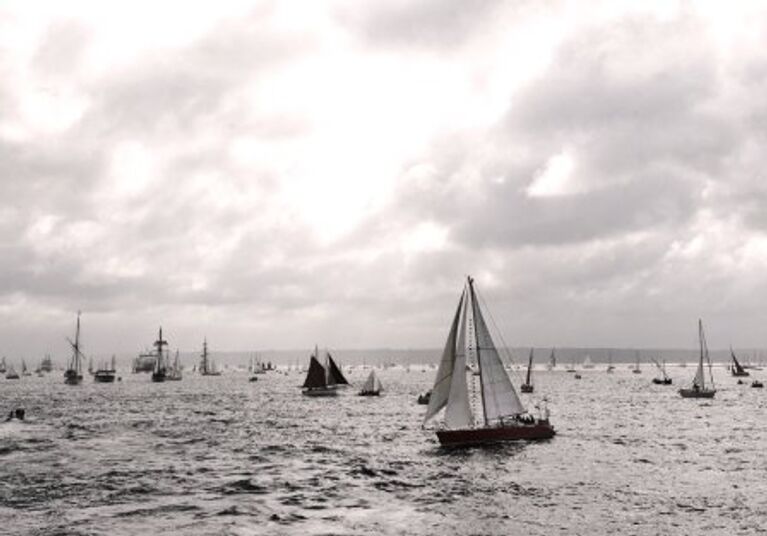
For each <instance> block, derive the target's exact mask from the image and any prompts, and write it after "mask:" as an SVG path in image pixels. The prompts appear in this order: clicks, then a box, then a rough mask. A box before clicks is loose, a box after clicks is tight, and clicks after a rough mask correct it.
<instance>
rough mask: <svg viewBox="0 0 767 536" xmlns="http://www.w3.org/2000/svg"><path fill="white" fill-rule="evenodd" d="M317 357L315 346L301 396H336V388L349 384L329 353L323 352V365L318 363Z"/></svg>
mask: <svg viewBox="0 0 767 536" xmlns="http://www.w3.org/2000/svg"><path fill="white" fill-rule="evenodd" d="M318 356H319V352H318V350H317V347H316V346H315V347H314V353H313V354H312V356H311V358H310V359H309V371H308V372H307V373H306V379H305V380H304V385H303V386H302V388H303V390H302V391H301V394H304V395H306V396H336V395H337V394H338V388H339V387H340V386H343V385H349V382H348V381H347V380H346V378H345V377H344V375H343V373H342V372H341V369H339V368H338V365H336V362H335V361H333V357H332V356H331V355H330V353H329V352H325V365H322V364H321V363H320V362H319V359H318Z"/></svg>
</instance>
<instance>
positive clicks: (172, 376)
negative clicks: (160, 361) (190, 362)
mask: <svg viewBox="0 0 767 536" xmlns="http://www.w3.org/2000/svg"><path fill="white" fill-rule="evenodd" d="M182 377H183V376H182V374H181V358H180V357H179V352H178V348H176V357H175V359H174V360H173V366H172V367H170V370H169V371H168V374H167V376H166V377H165V379H166V380H167V381H170V382H180V381H181V379H182Z"/></svg>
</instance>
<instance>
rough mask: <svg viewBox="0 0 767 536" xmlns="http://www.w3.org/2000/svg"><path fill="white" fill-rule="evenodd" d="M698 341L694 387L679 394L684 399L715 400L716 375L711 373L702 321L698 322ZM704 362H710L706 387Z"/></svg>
mask: <svg viewBox="0 0 767 536" xmlns="http://www.w3.org/2000/svg"><path fill="white" fill-rule="evenodd" d="M698 339H699V341H700V357H699V359H698V369H697V370H696V371H695V377H694V378H693V380H692V386H691V387H688V388H682V389H679V394H680V395H681V396H682V398H714V395H715V394H716V387H715V386H714V375H713V373H712V371H711V358H710V357H709V355H708V345H707V344H706V334H705V333H703V321H702V320H700V319H699V320H698ZM704 360H705V361H707V362H708V378H709V379H708V385H706V372H705V371H704V370H703V361H704Z"/></svg>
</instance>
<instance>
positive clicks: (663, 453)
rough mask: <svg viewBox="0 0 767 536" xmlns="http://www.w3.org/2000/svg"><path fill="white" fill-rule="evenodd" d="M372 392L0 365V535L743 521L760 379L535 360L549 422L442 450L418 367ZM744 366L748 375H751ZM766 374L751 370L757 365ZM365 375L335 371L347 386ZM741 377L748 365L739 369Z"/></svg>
mask: <svg viewBox="0 0 767 536" xmlns="http://www.w3.org/2000/svg"><path fill="white" fill-rule="evenodd" d="M378 372H379V376H380V378H381V380H382V382H383V384H384V387H385V389H386V391H385V393H384V395H383V396H381V397H380V398H363V397H357V396H355V389H354V388H351V389H349V390H348V391H347V392H346V393H345V394H344V395H343V396H340V397H338V398H336V399H312V398H307V397H303V396H301V394H300V389H299V385H300V384H301V382H302V380H303V377H302V376H301V375H300V374H298V373H297V372H294V373H290V374H288V375H284V374H279V373H270V374H267V375H263V376H261V377H260V378H259V381H258V382H253V383H250V382H248V374H247V373H246V372H245V371H242V372H236V371H233V370H230V371H228V374H225V375H224V376H221V377H200V376H197V375H193V374H192V373H190V372H187V374H186V376H185V378H184V380H183V381H181V382H169V383H165V384H153V383H151V382H150V381H149V377H148V376H147V375H133V374H129V373H125V374H123V381H122V382H120V383H115V384H112V385H110V384H106V385H105V384H95V383H91V381H90V378H89V377H88V378H86V380H85V381H84V383H83V384H82V385H81V386H78V387H72V386H67V385H64V384H63V381H62V377H61V373H60V372H56V373H52V374H50V375H48V376H47V377H44V378H38V377H28V378H23V379H22V380H20V381H7V380H4V379H3V380H0V397H1V398H0V399H1V400H2V405H0V410H2V411H3V412H4V413H5V414H7V411H8V410H10V409H12V408H14V407H17V406H23V407H25V408H26V410H27V418H28V420H27V421H26V422H15V421H13V422H6V423H2V424H0V527H1V528H0V532H1V533H2V534H7V535H25V536H26V535H53V534H62V535H64V534H67V535H70V534H71V535H110V536H118V535H134V534H162V533H165V534H184V535H186V534H189V535H218V534H231V535H250V534H355V535H377V534H459V535H464V534H465V535H469V534H546V535H551V534H590V535H601V534H615V533H618V532H620V533H622V534H647V535H651V534H652V535H655V534H693V533H701V532H703V531H705V532H706V533H707V534H757V533H761V532H764V530H765V522H766V521H767V500H766V499H765V496H764V490H765V489H767V483H765V478H767V471H766V470H767V461H765V456H764V454H763V449H764V446H765V445H767V390H759V389H752V388H750V387H749V385H748V383H747V384H746V385H736V383H735V379H734V378H731V377H729V376H727V372H726V371H725V370H724V369H719V370H717V371H716V377H717V382H718V387H719V389H720V390H719V392H718V393H717V395H716V398H715V399H714V400H710V401H702V400H687V399H681V398H680V397H679V396H678V394H677V393H676V389H677V388H678V387H679V386H680V385H681V384H683V383H684V384H687V383H689V381H690V379H691V377H692V375H693V373H694V369H693V368H692V367H687V368H671V369H670V370H669V372H670V374H671V376H672V377H673V378H674V383H675V385H672V386H656V385H652V384H651V383H650V380H651V377H652V373H651V371H649V370H645V371H644V373H643V374H632V373H631V371H630V370H628V369H627V368H626V367H625V366H620V367H619V369H618V370H616V373H615V374H612V375H608V374H605V372H604V370H603V367H598V368H597V369H593V370H587V371H583V372H582V374H583V379H582V380H575V379H574V378H573V376H572V375H571V374H567V373H565V372H564V371H552V372H546V371H540V372H538V373H536V375H535V382H536V393H535V394H533V395H522V396H523V400H525V401H533V400H539V399H540V398H541V397H542V396H544V395H545V396H546V397H547V399H548V406H549V409H550V410H551V420H552V423H553V424H554V426H555V427H556V429H557V432H558V433H557V435H556V436H555V437H554V438H553V439H552V440H550V441H546V442H541V443H516V444H506V445H501V446H494V447H491V448H471V449H462V450H445V449H442V448H440V447H439V446H438V444H437V442H436V436H435V435H434V433H433V432H432V431H431V430H428V429H423V428H422V426H421V421H422V416H423V412H424V409H425V407H424V406H419V405H417V404H416V397H417V395H418V393H419V392H421V391H424V390H426V389H428V388H429V387H430V386H431V383H432V381H433V376H434V372H435V371H434V370H431V369H426V370H424V371H422V369H421V367H412V368H411V369H410V371H406V370H404V369H401V368H400V369H397V368H393V369H388V370H383V371H378ZM755 374H757V375H758V374H760V372H755ZM765 374H766V375H767V372H766V373H765ZM366 375H367V371H365V370H361V369H358V370H355V371H354V372H351V373H350V374H349V379H350V381H352V383H354V384H356V385H357V386H359V385H361V384H362V382H363V381H364V379H365V377H366ZM747 380H748V378H747Z"/></svg>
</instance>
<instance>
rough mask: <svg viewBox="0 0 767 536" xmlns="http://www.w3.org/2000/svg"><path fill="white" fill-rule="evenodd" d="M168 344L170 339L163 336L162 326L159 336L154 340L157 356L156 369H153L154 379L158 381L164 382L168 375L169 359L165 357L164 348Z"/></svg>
mask: <svg viewBox="0 0 767 536" xmlns="http://www.w3.org/2000/svg"><path fill="white" fill-rule="evenodd" d="M165 346H168V341H166V340H165V339H163V338H162V327H160V333H159V335H158V336H157V340H156V341H154V347H155V358H154V370H152V381H153V382H156V383H161V382H164V381H165V380H166V379H167V376H168V365H167V359H166V358H165V352H164V351H163V348H164V347H165Z"/></svg>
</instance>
